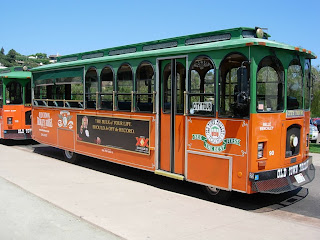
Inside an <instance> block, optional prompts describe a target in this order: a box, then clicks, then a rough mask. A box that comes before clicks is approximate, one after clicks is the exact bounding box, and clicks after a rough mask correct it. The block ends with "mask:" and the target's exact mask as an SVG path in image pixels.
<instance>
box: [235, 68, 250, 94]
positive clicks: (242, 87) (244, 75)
mask: <svg viewBox="0 0 320 240" xmlns="http://www.w3.org/2000/svg"><path fill="white" fill-rule="evenodd" d="M237 79H238V90H239V92H240V93H241V92H245V93H247V92H248V70H247V68H246V67H244V66H243V67H240V68H238V70H237Z"/></svg>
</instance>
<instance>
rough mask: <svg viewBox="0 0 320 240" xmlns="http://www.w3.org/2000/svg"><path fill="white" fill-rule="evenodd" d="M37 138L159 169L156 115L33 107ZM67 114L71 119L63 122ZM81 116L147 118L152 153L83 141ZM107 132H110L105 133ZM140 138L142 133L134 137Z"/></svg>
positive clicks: (47, 142) (138, 165) (100, 156)
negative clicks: (156, 144) (156, 147)
mask: <svg viewBox="0 0 320 240" xmlns="http://www.w3.org/2000/svg"><path fill="white" fill-rule="evenodd" d="M32 114H33V122H32V124H33V126H32V127H33V139H35V140H36V141H39V142H41V143H45V144H48V145H51V146H55V147H58V148H61V149H65V150H69V151H74V152H77V153H80V154H83V155H88V156H92V157H97V158H100V159H104V160H109V161H113V162H116V163H120V164H124V165H129V166H132V167H137V168H141V169H145V170H152V171H153V170H155V159H154V157H155V154H154V142H155V139H154V136H155V121H154V119H155V118H154V116H153V115H152V114H139V115H138V114H132V113H127V114H120V113H112V112H107V111H103V112H102V111H79V110H72V111H68V110H65V109H63V110H60V109H48V108H46V109H43V108H34V109H33V112H32ZM63 114H68V120H67V121H66V122H63V121H62V118H63ZM77 115H81V116H82V115H86V116H99V117H113V118H119V119H132V120H135V119H140V120H141V119H143V120H145V121H148V122H149V123H150V124H149V125H150V135H149V140H148V146H149V148H150V154H141V153H135V152H132V151H126V150H120V149H117V148H114V147H110V146H104V145H99V144H97V143H88V142H83V141H80V140H79V139H77V129H79V128H80V126H78V124H77ZM103 134H107V133H103ZM134 137H135V138H136V137H140V136H138V135H137V136H134Z"/></svg>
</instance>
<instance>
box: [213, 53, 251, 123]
mask: <svg viewBox="0 0 320 240" xmlns="http://www.w3.org/2000/svg"><path fill="white" fill-rule="evenodd" d="M249 73H250V65H249V62H248V60H247V58H246V57H245V56H243V55H242V54H240V53H233V54H230V55H228V56H226V57H225V58H224V60H223V61H222V62H221V65H220V80H219V81H220V85H219V88H220V91H219V92H220V99H219V100H220V105H219V116H221V117H231V118H234V117H237V118H242V117H248V116H249V104H250V103H249V93H250V90H249V76H250V74H249Z"/></svg>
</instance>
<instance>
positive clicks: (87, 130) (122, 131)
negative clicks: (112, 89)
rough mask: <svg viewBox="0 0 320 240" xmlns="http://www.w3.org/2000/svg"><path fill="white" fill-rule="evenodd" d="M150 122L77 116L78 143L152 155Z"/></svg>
mask: <svg viewBox="0 0 320 240" xmlns="http://www.w3.org/2000/svg"><path fill="white" fill-rule="evenodd" d="M149 135H150V121H149V120H137V119H124V118H111V117H103V116H92V115H80V114H79V115H77V141H81V142H86V143H91V144H97V145H102V146H106V147H111V148H117V149H122V150H127V151H132V152H137V153H142V154H150V149H149V145H150V143H149V139H150V136H149Z"/></svg>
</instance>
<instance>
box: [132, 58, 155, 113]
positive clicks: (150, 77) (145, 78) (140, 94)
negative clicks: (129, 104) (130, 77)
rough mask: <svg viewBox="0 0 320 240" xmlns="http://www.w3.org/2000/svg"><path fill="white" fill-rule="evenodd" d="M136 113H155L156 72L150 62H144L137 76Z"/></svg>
mask: <svg viewBox="0 0 320 240" xmlns="http://www.w3.org/2000/svg"><path fill="white" fill-rule="evenodd" d="M136 82H137V94H136V111H138V112H139V111H140V112H153V104H154V70H153V66H152V65H151V64H150V63H149V62H142V63H141V64H140V65H139V67H138V69H137V74H136Z"/></svg>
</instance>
